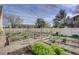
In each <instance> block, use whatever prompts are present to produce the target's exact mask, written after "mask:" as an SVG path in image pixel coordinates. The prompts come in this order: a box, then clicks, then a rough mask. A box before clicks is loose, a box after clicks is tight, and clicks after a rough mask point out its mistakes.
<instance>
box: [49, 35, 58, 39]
mask: <svg viewBox="0 0 79 59" xmlns="http://www.w3.org/2000/svg"><path fill="white" fill-rule="evenodd" d="M49 38H50V39H53V40H55V39H58V38H59V36H52V35H49Z"/></svg>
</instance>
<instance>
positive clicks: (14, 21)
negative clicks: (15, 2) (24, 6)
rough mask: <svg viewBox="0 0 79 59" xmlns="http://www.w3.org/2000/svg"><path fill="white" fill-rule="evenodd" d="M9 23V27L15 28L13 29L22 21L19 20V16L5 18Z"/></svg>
mask: <svg viewBox="0 0 79 59" xmlns="http://www.w3.org/2000/svg"><path fill="white" fill-rule="evenodd" d="M6 18H7V19H8V21H9V24H10V25H9V27H11V28H15V27H18V26H20V24H21V22H22V20H21V19H20V17H19V16H16V15H9V16H7V17H6Z"/></svg>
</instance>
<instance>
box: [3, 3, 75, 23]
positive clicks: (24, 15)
mask: <svg viewBox="0 0 79 59" xmlns="http://www.w3.org/2000/svg"><path fill="white" fill-rule="evenodd" d="M75 6H76V5H73V4H67V5H66V4H15V5H12V4H7V5H4V9H3V11H4V15H10V14H13V15H17V16H20V18H21V19H22V20H23V22H22V23H24V24H34V23H35V21H36V19H37V18H44V19H45V21H47V22H48V23H50V24H51V23H52V20H53V18H54V17H55V15H56V14H57V13H58V11H59V10H60V9H65V11H66V12H67V15H69V16H72V15H73V13H74V10H75Z"/></svg>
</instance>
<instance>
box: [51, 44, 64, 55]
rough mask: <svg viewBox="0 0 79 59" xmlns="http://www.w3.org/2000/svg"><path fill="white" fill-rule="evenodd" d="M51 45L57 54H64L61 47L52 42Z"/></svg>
mask: <svg viewBox="0 0 79 59" xmlns="http://www.w3.org/2000/svg"><path fill="white" fill-rule="evenodd" d="M51 47H52V48H53V49H54V51H55V53H56V54H57V55H64V54H65V51H64V49H62V48H61V47H58V46H56V45H54V44H52V45H51Z"/></svg>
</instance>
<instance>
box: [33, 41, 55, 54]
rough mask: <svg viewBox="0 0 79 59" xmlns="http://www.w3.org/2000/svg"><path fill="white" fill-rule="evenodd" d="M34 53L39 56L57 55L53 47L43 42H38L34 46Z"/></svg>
mask: <svg viewBox="0 0 79 59" xmlns="http://www.w3.org/2000/svg"><path fill="white" fill-rule="evenodd" d="M32 51H33V52H34V53H35V54H38V55H55V54H56V53H55V52H54V50H53V49H52V47H51V46H49V45H47V44H44V43H42V42H36V43H34V44H33V45H32Z"/></svg>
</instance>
